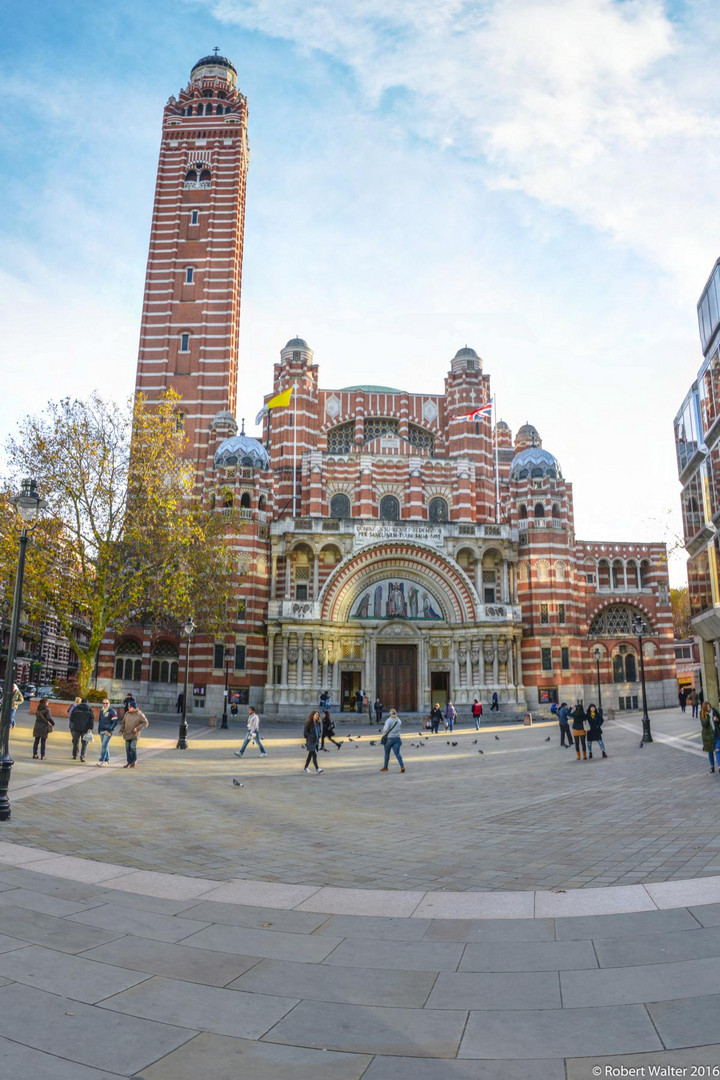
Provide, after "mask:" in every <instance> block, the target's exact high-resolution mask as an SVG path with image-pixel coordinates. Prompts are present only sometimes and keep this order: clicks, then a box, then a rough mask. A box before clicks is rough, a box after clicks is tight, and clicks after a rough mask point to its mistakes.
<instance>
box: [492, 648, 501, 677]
mask: <svg viewBox="0 0 720 1080" xmlns="http://www.w3.org/2000/svg"><path fill="white" fill-rule="evenodd" d="M498 666H499V665H498V642H497V638H493V686H498V680H499V678H500V674H499V671H498Z"/></svg>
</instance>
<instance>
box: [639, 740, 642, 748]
mask: <svg viewBox="0 0 720 1080" xmlns="http://www.w3.org/2000/svg"><path fill="white" fill-rule="evenodd" d="M639 746H640V749H641V750H642V748H643V744H642V740H641V741H640V743H639Z"/></svg>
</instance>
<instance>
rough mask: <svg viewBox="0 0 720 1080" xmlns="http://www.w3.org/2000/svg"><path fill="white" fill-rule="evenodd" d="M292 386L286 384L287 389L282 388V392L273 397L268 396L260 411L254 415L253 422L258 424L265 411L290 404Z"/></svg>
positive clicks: (282, 407)
mask: <svg viewBox="0 0 720 1080" xmlns="http://www.w3.org/2000/svg"><path fill="white" fill-rule="evenodd" d="M292 392H293V388H292V386H288V388H287V390H283V391H282V393H280V394H276V395H275V397H274V398H270V400H269V401H268V403H267V405H263V407H262V409H261V410H260V412H259V413H258V414H257V416H256V417H255V423H256V424H259V423H260V421H261V420H262V418H263V416H264V415H265V413H266V412H269V410H270V409H284V408H287V406H288V405H289V404H290V398H291V397H292Z"/></svg>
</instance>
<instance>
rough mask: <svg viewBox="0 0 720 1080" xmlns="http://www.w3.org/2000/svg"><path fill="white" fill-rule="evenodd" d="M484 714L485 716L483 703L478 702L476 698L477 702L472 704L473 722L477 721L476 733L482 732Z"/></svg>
mask: <svg viewBox="0 0 720 1080" xmlns="http://www.w3.org/2000/svg"><path fill="white" fill-rule="evenodd" d="M482 714H483V710H482V702H481V701H478V699H477V698H475V700H474V701H473V703H472V715H473V720H474V721H475V730H476V731H479V730H480V721H481V720H482Z"/></svg>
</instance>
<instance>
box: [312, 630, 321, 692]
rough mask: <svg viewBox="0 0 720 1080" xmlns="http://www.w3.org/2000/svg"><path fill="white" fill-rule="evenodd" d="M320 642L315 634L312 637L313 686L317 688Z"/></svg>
mask: <svg viewBox="0 0 720 1080" xmlns="http://www.w3.org/2000/svg"><path fill="white" fill-rule="evenodd" d="M319 644H320V642H319V641H318V638H317V637H316V635H315V634H313V636H312V685H313V687H315V688H317V684H318V646H319Z"/></svg>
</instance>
